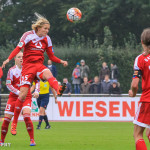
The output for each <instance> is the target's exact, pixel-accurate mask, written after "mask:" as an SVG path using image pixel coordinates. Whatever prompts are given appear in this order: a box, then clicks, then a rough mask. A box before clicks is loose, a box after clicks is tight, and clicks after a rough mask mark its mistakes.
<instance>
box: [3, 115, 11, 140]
mask: <svg viewBox="0 0 150 150" xmlns="http://www.w3.org/2000/svg"><path fill="white" fill-rule="evenodd" d="M10 121H11V119H10V118H7V117H5V118H4V122H3V124H2V127H1V140H2V142H3V143H4V140H5V136H6V134H7V131H8V126H9V123H10Z"/></svg>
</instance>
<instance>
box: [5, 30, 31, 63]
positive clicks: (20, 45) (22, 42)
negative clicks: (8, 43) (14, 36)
mask: <svg viewBox="0 0 150 150" xmlns="http://www.w3.org/2000/svg"><path fill="white" fill-rule="evenodd" d="M29 41H30V36H29V32H26V33H24V34H23V36H22V37H21V39H20V42H19V43H18V45H17V47H16V48H15V49H14V50H13V51H12V52H11V54H10V55H9V57H8V59H9V60H11V59H13V58H14V57H15V56H16V55H17V54H18V53H19V52H20V51H21V49H22V48H23V47H24V46H25V45H26V44H27V43H28V42H29Z"/></svg>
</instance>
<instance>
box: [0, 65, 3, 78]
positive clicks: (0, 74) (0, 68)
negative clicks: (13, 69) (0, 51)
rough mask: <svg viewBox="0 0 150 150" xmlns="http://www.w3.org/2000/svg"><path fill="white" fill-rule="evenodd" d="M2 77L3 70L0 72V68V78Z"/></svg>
mask: <svg viewBox="0 0 150 150" xmlns="http://www.w3.org/2000/svg"><path fill="white" fill-rule="evenodd" d="M2 76H3V70H2V67H0V78H2Z"/></svg>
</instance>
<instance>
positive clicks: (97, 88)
mask: <svg viewBox="0 0 150 150" xmlns="http://www.w3.org/2000/svg"><path fill="white" fill-rule="evenodd" d="M90 93H91V94H100V93H101V83H100V82H99V77H98V76H95V77H94V82H93V83H92V84H91V86H90Z"/></svg>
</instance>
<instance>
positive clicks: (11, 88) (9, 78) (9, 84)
mask: <svg viewBox="0 0 150 150" xmlns="http://www.w3.org/2000/svg"><path fill="white" fill-rule="evenodd" d="M12 81H13V73H12V71H11V70H9V71H8V74H7V79H6V86H7V88H8V90H9V91H10V92H12V93H14V94H16V95H19V92H20V91H19V90H18V89H16V88H15V87H14V86H13V85H12Z"/></svg>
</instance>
